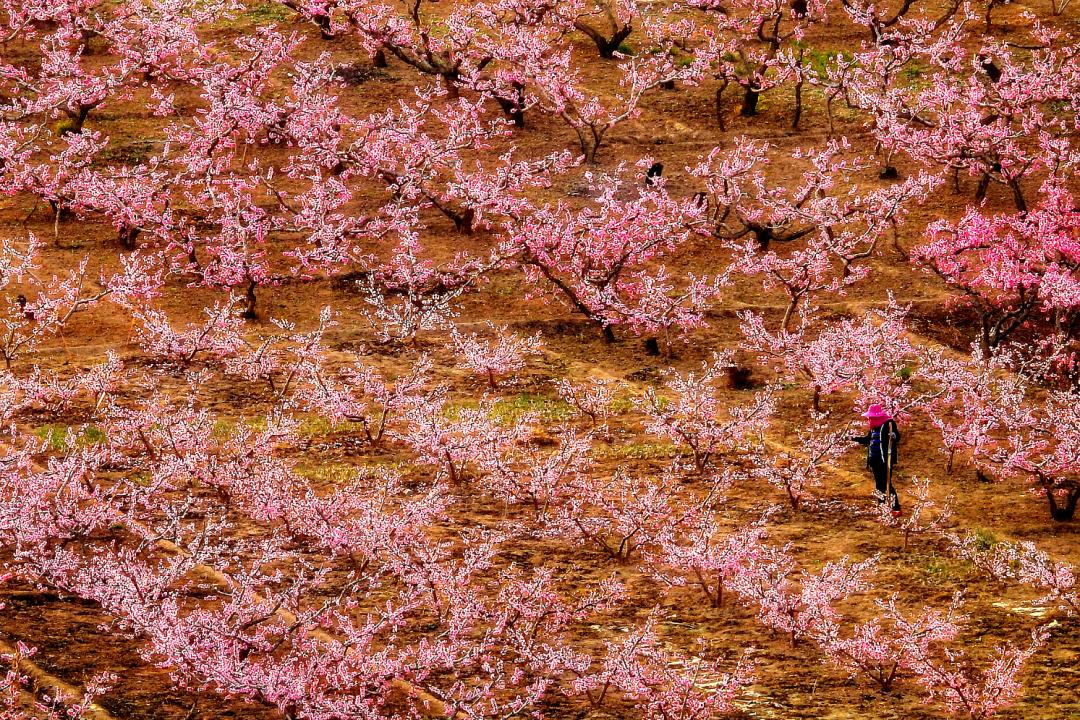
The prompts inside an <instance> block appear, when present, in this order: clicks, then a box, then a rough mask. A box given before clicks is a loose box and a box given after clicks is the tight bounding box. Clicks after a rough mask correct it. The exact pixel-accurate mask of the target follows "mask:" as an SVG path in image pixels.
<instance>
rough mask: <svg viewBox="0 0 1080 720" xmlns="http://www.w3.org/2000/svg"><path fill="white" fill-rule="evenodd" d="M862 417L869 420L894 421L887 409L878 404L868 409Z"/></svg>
mask: <svg viewBox="0 0 1080 720" xmlns="http://www.w3.org/2000/svg"><path fill="white" fill-rule="evenodd" d="M862 416H863V417H864V418H866V419H867V420H892V415H890V414H889V413H887V412H885V409H884V408H883V407H881V406H880V405H878V404H877V403H875V404H873V405H871V406H870V407H868V408H867V409H866V412H864V413H863V414H862Z"/></svg>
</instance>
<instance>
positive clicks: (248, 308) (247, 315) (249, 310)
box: [241, 280, 258, 320]
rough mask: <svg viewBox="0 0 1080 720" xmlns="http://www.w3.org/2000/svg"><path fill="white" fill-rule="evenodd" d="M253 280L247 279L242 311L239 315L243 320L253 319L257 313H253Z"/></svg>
mask: <svg viewBox="0 0 1080 720" xmlns="http://www.w3.org/2000/svg"><path fill="white" fill-rule="evenodd" d="M255 287H256V285H255V281H254V280H248V284H247V290H246V291H245V292H244V300H245V303H244V312H242V313H241V317H243V318H244V319H245V320H254V319H255V318H256V317H258V315H257V314H256V313H255Z"/></svg>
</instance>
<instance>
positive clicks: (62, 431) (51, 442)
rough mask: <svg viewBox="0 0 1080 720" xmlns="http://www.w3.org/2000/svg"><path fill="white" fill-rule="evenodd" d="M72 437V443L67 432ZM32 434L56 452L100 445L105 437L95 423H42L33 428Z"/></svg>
mask: <svg viewBox="0 0 1080 720" xmlns="http://www.w3.org/2000/svg"><path fill="white" fill-rule="evenodd" d="M69 430H70V431H71V435H72V436H73V438H74V445H71V444H69V442H68V439H69V437H68V436H69V432H68V431H69ZM34 435H36V436H37V437H39V438H41V439H42V440H44V441H45V442H46V444H48V446H49V449H50V450H55V451H57V452H60V451H63V450H69V449H71V448H72V447H88V446H90V445H100V444H101V443H103V442H105V440H106V439H107V438H106V436H105V433H104V432H103V431H102V429H101V428H99V427H97V426H96V425H83V426H81V427H76V426H72V425H42V426H41V427H38V428H35V429H34Z"/></svg>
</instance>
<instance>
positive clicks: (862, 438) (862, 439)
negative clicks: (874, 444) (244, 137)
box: [848, 433, 870, 445]
mask: <svg viewBox="0 0 1080 720" xmlns="http://www.w3.org/2000/svg"><path fill="white" fill-rule="evenodd" d="M848 440H850V441H851V442H857V443H859V444H860V445H869V444H870V433H866V434H865V435H851V436H849V437H848Z"/></svg>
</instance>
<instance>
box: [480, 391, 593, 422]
mask: <svg viewBox="0 0 1080 720" xmlns="http://www.w3.org/2000/svg"><path fill="white" fill-rule="evenodd" d="M530 413H531V414H534V415H536V416H537V418H539V419H540V420H541V421H542V422H545V423H553V422H565V421H566V420H569V419H570V418H572V417H573V416H574V408H573V407H571V405H570V404H569V403H568V402H566V401H565V400H563V399H562V398H559V397H549V396H547V395H533V394H530V393H521V394H520V395H515V396H514V397H508V398H499V399H498V400H496V401H495V404H494V405H493V406H492V408H491V419H492V420H495V421H496V422H498V423H500V424H502V425H510V424H513V423H516V422H518V421H519V420H521V418H523V417H524V416H525V415H528V414H530Z"/></svg>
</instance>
